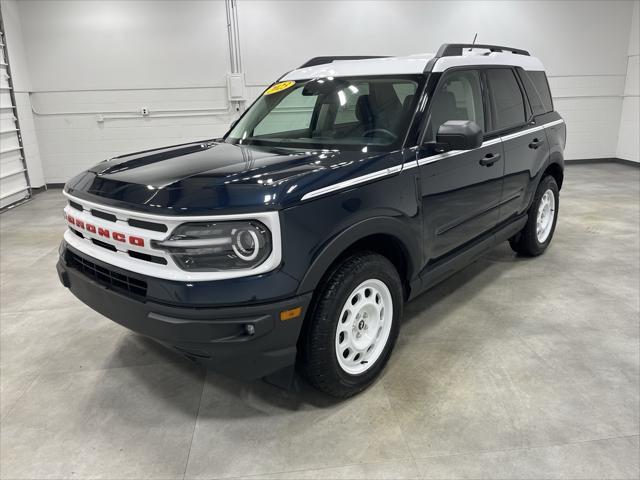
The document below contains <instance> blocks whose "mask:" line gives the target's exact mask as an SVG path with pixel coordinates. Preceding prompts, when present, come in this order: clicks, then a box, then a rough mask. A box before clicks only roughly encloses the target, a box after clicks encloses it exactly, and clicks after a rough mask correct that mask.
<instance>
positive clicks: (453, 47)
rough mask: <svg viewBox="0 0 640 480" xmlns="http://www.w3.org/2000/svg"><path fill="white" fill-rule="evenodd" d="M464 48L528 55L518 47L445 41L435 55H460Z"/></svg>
mask: <svg viewBox="0 0 640 480" xmlns="http://www.w3.org/2000/svg"><path fill="white" fill-rule="evenodd" d="M465 48H469V49H472V48H474V49H475V48H479V49H486V50H490V51H492V52H511V53H514V54H516V55H527V56H529V52H527V51H526V50H521V49H519V48H512V47H502V46H500V45H481V44H478V43H476V44H473V43H445V44H443V45H442V46H441V47H440V48H439V49H438V53H436V57H457V56H460V55H462V50H463V49H465Z"/></svg>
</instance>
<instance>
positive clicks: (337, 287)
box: [300, 252, 403, 398]
mask: <svg viewBox="0 0 640 480" xmlns="http://www.w3.org/2000/svg"><path fill="white" fill-rule="evenodd" d="M402 307H403V295H402V283H401V281H400V277H399V276H398V273H397V271H396V269H395V267H394V266H393V264H392V263H391V262H390V261H389V260H388V259H387V258H385V257H383V256H381V255H378V254H375V253H369V252H364V253H358V254H355V255H353V256H351V257H349V258H347V259H346V260H344V261H343V262H342V263H340V264H339V265H337V266H336V267H335V268H334V269H333V270H332V272H331V273H330V274H329V275H328V277H327V280H326V281H325V282H324V283H323V284H322V286H321V287H320V289H319V292H318V295H317V298H316V300H315V306H314V308H313V310H312V312H311V317H310V318H309V319H308V322H309V323H308V325H307V328H306V331H305V333H304V337H303V338H302V340H301V355H300V362H301V367H302V369H303V371H304V373H305V375H306V377H307V378H308V379H309V381H310V383H311V384H312V385H314V386H315V387H316V388H318V389H319V390H322V391H323V392H325V393H328V394H329V395H332V396H335V397H340V398H347V397H350V396H352V395H355V394H356V393H358V392H360V391H362V390H363V389H365V388H366V387H368V386H369V385H370V384H371V383H373V381H374V380H375V379H376V378H377V377H378V375H379V374H380V372H381V371H382V369H383V368H384V366H385V365H386V363H387V360H388V359H389V357H390V355H391V351H392V350H393V346H394V344H395V341H396V338H397V336H398V330H399V324H400V319H401V317H402Z"/></svg>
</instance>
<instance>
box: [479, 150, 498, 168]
mask: <svg viewBox="0 0 640 480" xmlns="http://www.w3.org/2000/svg"><path fill="white" fill-rule="evenodd" d="M498 160H500V154H499V153H488V154H486V155H485V156H484V157H483V158H481V159H480V165H482V166H483V167H490V166H491V165H493V164H494V163H496V162H497V161H498Z"/></svg>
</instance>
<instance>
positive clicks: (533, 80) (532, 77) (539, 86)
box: [520, 70, 553, 115]
mask: <svg viewBox="0 0 640 480" xmlns="http://www.w3.org/2000/svg"><path fill="white" fill-rule="evenodd" d="M520 73H521V75H520V76H521V78H522V83H523V84H524V89H525V90H526V91H527V96H528V97H529V103H530V104H531V110H532V111H533V114H534V115H542V114H543V113H547V112H551V111H553V101H552V100H551V92H550V91H549V83H548V82H547V76H546V75H545V73H544V72H542V71H535V72H534V71H528V72H525V71H524V70H522V71H521V72H520Z"/></svg>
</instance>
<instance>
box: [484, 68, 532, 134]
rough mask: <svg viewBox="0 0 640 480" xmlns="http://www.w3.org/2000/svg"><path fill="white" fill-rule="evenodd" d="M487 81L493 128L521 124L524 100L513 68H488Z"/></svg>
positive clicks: (523, 116)
mask: <svg viewBox="0 0 640 480" xmlns="http://www.w3.org/2000/svg"><path fill="white" fill-rule="evenodd" d="M487 81H488V83H489V92H490V93H491V110H492V112H491V115H492V119H493V129H494V130H502V129H503V128H509V127H514V126H517V125H522V124H523V123H524V122H525V113H524V101H523V99H522V92H521V91H520V86H519V85H518V81H517V80H516V77H515V74H514V73H513V70H511V69H507V68H490V69H488V70H487Z"/></svg>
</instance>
